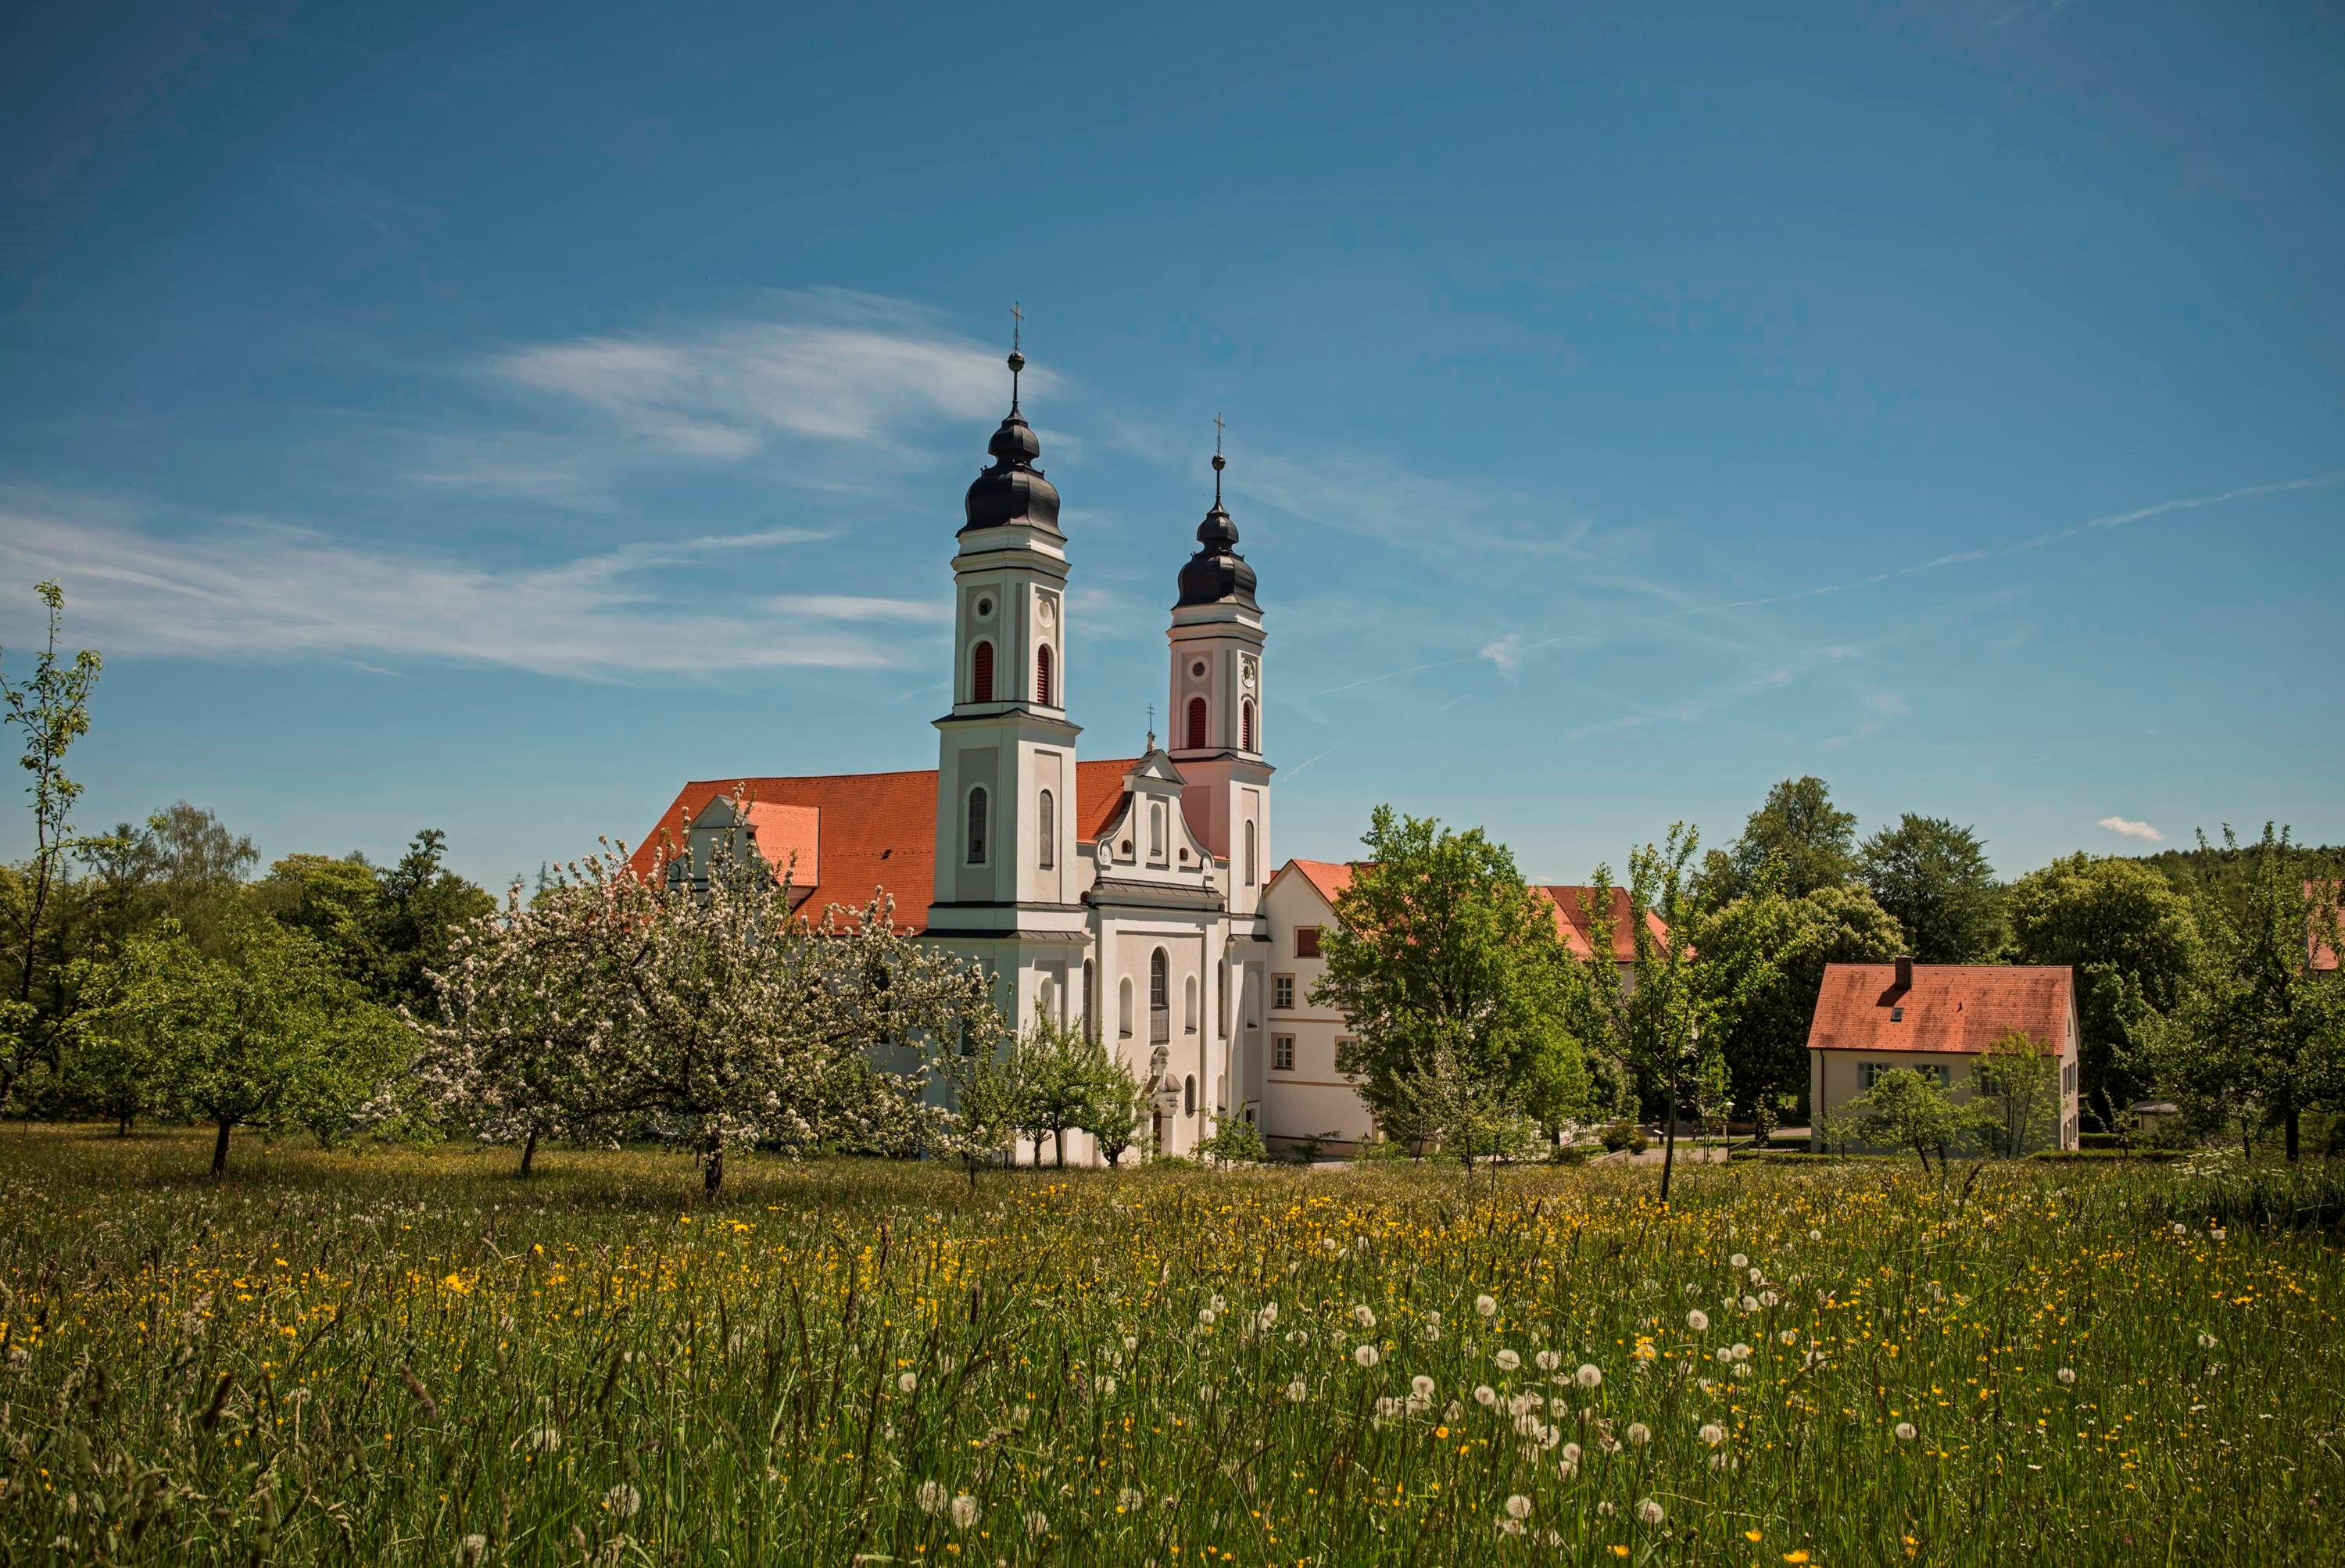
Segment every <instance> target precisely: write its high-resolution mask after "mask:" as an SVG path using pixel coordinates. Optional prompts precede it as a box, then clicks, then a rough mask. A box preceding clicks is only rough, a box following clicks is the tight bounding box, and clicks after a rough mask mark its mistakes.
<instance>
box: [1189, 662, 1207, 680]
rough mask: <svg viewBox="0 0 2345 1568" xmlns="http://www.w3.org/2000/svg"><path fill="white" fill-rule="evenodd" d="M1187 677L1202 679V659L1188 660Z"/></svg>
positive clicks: (1203, 676) (1203, 664) (1203, 666)
mask: <svg viewBox="0 0 2345 1568" xmlns="http://www.w3.org/2000/svg"><path fill="white" fill-rule="evenodd" d="M1189 678H1190V679H1191V680H1203V679H1204V678H1205V661H1204V660H1203V659H1194V660H1192V661H1191V662H1190V665H1189Z"/></svg>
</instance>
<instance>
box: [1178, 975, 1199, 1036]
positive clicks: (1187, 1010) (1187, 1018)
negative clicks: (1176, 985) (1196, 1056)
mask: <svg viewBox="0 0 2345 1568" xmlns="http://www.w3.org/2000/svg"><path fill="white" fill-rule="evenodd" d="M1196 1032H1197V977H1196V976H1195V975H1191V976H1189V977H1188V978H1187V979H1186V980H1183V982H1182V983H1181V1033H1183V1034H1194V1033H1196Z"/></svg>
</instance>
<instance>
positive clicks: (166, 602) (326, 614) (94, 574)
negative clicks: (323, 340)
mask: <svg viewBox="0 0 2345 1568" xmlns="http://www.w3.org/2000/svg"><path fill="white" fill-rule="evenodd" d="M827 536H828V535H825V534H822V533H819V532H815V531H810V530H807V529H798V528H773V529H766V530H762V531H759V532H756V533H745V534H722V535H704V536H701V537H698V538H693V539H685V540H675V541H665V542H659V543H645V544H635V545H621V546H619V547H617V548H615V549H611V550H606V551H604V552H601V553H599V554H595V555H581V556H576V557H574V558H572V559H569V560H564V561H558V562H554V563H552V564H550V565H541V566H533V567H526V568H497V567H492V566H485V565H477V564H474V563H472V562H468V561H464V560H462V559H458V558H454V557H452V556H450V555H442V554H433V553H429V552H423V551H415V552H397V553H394V552H391V551H387V550H382V549H378V548H370V547H367V546H364V545H357V544H352V543H349V542H346V541H340V540H336V539H332V538H329V537H327V536H325V535H321V534H319V533H316V532H313V531H311V530H309V529H305V528H298V527H289V526H285V525H282V524H272V523H266V522H251V521H233V522H225V523H219V524H213V525H211V526H208V527H207V528H205V529H204V530H202V531H200V532H198V533H194V534H188V535H174V534H164V533H159V532H156V531H153V530H151V529H148V528H147V527H143V526H141V525H140V524H139V523H138V521H137V519H136V518H135V517H132V516H130V515H128V514H126V513H124V512H123V511H122V510H121V509H120V508H117V507H111V506H107V505H106V504H99V503H86V502H77V501H76V500H74V499H73V498H69V497H58V496H53V495H43V496H15V495H0V559H5V561H7V562H8V563H9V566H10V569H11V570H12V571H14V572H15V573H16V574H17V575H21V576H25V577H31V576H55V577H56V578H57V579H59V580H60V581H61V582H62V583H63V584H64V585H65V588H66V595H67V596H68V598H69V600H70V601H71V604H72V606H73V616H74V624H75V625H76V627H78V628H83V629H84V630H85V631H86V634H87V635H88V636H90V638H91V640H93V641H95V642H96V643H98V644H99V645H100V646H102V647H105V648H106V649H107V651H108V652H109V653H122V654H161V655H172V656H178V657H204V658H219V659H230V660H260V661H268V660H278V659H287V658H298V657H323V658H336V659H340V660H343V661H345V662H348V663H350V664H352V665H357V666H375V667H380V666H381V665H393V666H395V665H397V664H399V663H401V662H402V661H407V662H412V661H418V660H430V661H442V662H445V661H455V662H463V663H473V664H485V665H501V666H506V667H513V668H519V669H527V670H533V671H536V672H539V673H541V674H546V675H556V676H566V677H584V678H591V679H629V678H643V677H702V676H717V675H721V674H723V673H725V672H726V671H727V670H733V669H740V668H744V667H775V666H791V665H809V666H825V667H834V668H864V667H881V666H886V665H891V664H894V663H897V662H898V660H899V658H900V657H902V655H901V651H900V649H899V648H898V647H897V646H896V643H895V641H894V639H886V640H878V641H875V640H872V639H870V638H868V637H866V636H862V635H860V634H858V632H856V631H854V630H852V629H850V628H849V627H848V626H841V625H839V624H837V622H838V621H839V620H841V619H845V620H848V621H851V620H853V619H855V618H857V617H855V616H831V617H827V619H826V620H825V623H824V624H821V625H818V626H794V625H793V624H791V622H790V620H789V618H788V617H787V616H775V615H772V614H766V613H759V612H757V610H756V606H753V605H751V604H747V603H742V604H738V605H736V606H733V607H730V608H728V607H726V606H722V605H716V606H711V605H710V604H709V602H708V596H707V595H706V592H705V590H704V591H693V588H694V585H692V584H691V583H689V582H684V583H676V584H671V583H669V582H667V581H666V580H665V578H664V576H663V569H664V568H666V567H670V566H677V565H686V564H690V563H698V562H705V561H706V560H707V559H709V558H710V557H712V556H718V555H733V556H743V555H750V554H753V553H759V552H765V551H772V550H780V549H787V548H789V547H792V546H796V545H807V544H810V543H814V542H816V541H818V540H821V539H824V538H827ZM808 597H810V598H812V599H814V600H817V601H820V600H821V599H822V598H823V597H824V596H808ZM831 602H832V603H834V604H837V605H844V606H855V605H858V604H862V605H867V606H884V605H891V604H894V603H896V601H889V600H861V601H858V600H855V599H851V598H843V597H835V596H834V597H833V598H832V601H831ZM864 618H877V617H871V616H866V617H864Z"/></svg>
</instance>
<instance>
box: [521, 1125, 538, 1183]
mask: <svg viewBox="0 0 2345 1568" xmlns="http://www.w3.org/2000/svg"><path fill="white" fill-rule="evenodd" d="M536 1158H537V1129H536V1128H535V1127H532V1128H531V1129H530V1130H529V1137H528V1138H527V1139H526V1140H525V1141H524V1142H523V1144H522V1145H521V1174H522V1175H523V1176H527V1175H529V1167H530V1163H531V1162H532V1161H533V1160H535V1159H536Z"/></svg>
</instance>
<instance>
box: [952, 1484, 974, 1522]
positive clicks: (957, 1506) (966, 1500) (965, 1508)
mask: <svg viewBox="0 0 2345 1568" xmlns="http://www.w3.org/2000/svg"><path fill="white" fill-rule="evenodd" d="M952 1522H953V1524H954V1525H955V1527H957V1528H959V1529H961V1530H967V1529H968V1528H969V1526H970V1525H972V1524H975V1523H976V1522H977V1499H975V1498H973V1497H971V1496H970V1495H969V1493H967V1492H962V1493H961V1494H960V1495H959V1497H956V1498H954V1499H953V1500H952Z"/></svg>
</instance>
